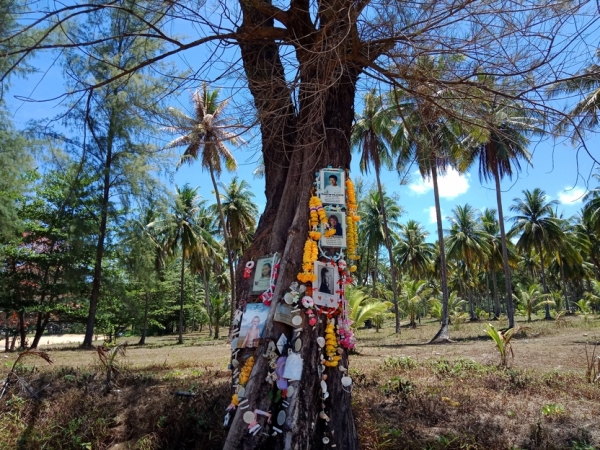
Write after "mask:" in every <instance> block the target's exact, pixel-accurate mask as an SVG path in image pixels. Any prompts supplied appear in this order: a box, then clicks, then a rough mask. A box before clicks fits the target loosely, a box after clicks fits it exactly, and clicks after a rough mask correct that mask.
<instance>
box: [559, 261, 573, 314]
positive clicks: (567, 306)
mask: <svg viewBox="0 0 600 450" xmlns="http://www.w3.org/2000/svg"><path fill="white" fill-rule="evenodd" d="M560 278H561V281H562V291H563V296H564V297H565V310H566V311H570V310H571V308H570V305H569V295H568V294H567V280H566V277H565V267H564V265H563V264H561V265H560Z"/></svg>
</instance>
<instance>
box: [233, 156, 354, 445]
mask: <svg viewBox="0 0 600 450" xmlns="http://www.w3.org/2000/svg"><path fill="white" fill-rule="evenodd" d="M315 176H316V178H315V183H314V187H313V188H312V192H311V197H310V200H309V204H308V207H309V224H308V225H309V227H308V233H307V234H308V236H307V238H306V242H305V245H304V252H303V256H302V266H301V267H302V272H300V273H298V275H297V279H298V281H294V282H292V283H291V284H290V286H289V288H288V289H287V291H286V292H285V293H284V294H283V296H282V297H281V298H277V299H275V298H273V295H274V292H275V287H276V283H277V274H278V269H279V259H278V256H277V254H275V255H273V256H264V257H260V258H258V259H257V260H256V261H249V262H247V263H246V265H245V268H244V272H243V278H244V279H247V280H249V283H250V289H249V292H250V297H249V298H248V299H245V300H247V302H243V304H245V305H246V306H245V311H244V312H243V313H242V311H241V310H239V311H237V312H236V314H235V319H234V326H235V327H237V329H235V330H234V332H233V333H232V336H234V340H233V341H235V342H232V350H233V353H232V360H231V364H230V369H231V370H232V385H233V389H234V392H233V395H232V398H231V403H230V404H229V406H228V408H227V410H226V417H225V421H224V425H225V426H227V425H228V424H229V421H230V418H231V415H232V414H234V413H235V411H236V409H238V408H239V409H240V412H239V414H242V415H243V416H241V418H242V422H243V423H244V424H245V425H247V427H248V433H249V434H251V435H252V436H256V435H257V433H259V432H261V433H262V434H263V435H265V436H276V435H278V434H280V433H282V432H283V430H284V429H286V428H285V427H286V421H289V419H290V417H291V416H290V414H289V412H288V407H289V406H290V399H292V398H293V396H294V395H295V394H296V393H297V391H298V388H299V385H300V381H301V380H302V379H303V376H305V374H304V373H303V371H304V370H305V367H306V366H307V364H305V361H303V359H302V356H301V353H302V348H303V346H304V345H307V343H303V338H304V339H305V340H306V339H315V338H314V335H315V334H314V333H315V331H314V330H320V331H318V334H321V333H322V335H318V336H317V337H316V344H317V345H318V347H319V349H320V353H319V354H318V360H317V361H316V368H317V372H318V373H317V376H318V377H319V379H318V380H317V382H318V383H319V384H320V391H321V395H320V399H319V400H320V402H319V404H318V405H315V414H317V412H318V414H317V416H318V418H319V419H321V420H323V421H324V422H323V423H324V424H328V423H329V422H330V421H331V417H332V415H335V412H336V406H335V404H332V403H331V402H332V400H331V399H330V391H331V390H332V389H333V388H332V386H331V384H329V385H328V382H329V383H332V382H334V380H336V381H335V382H336V383H341V387H342V390H343V391H344V392H347V393H350V391H351V387H352V379H351V378H350V377H349V376H348V369H347V368H346V367H344V366H343V365H342V364H341V362H342V357H343V355H344V349H352V348H354V346H355V338H354V334H353V331H352V329H351V324H352V322H351V320H350V319H349V312H350V311H349V309H348V302H347V300H346V298H345V286H346V285H348V284H350V283H352V277H351V272H353V271H355V270H356V266H355V262H356V261H357V260H358V255H357V246H358V235H357V222H358V220H359V217H358V215H357V205H356V195H355V192H354V185H353V183H352V181H351V180H350V178H349V176H348V174H347V172H346V171H344V170H343V169H333V168H330V167H329V168H326V169H321V170H320V171H319V172H317V173H316V174H315ZM347 261H348V262H347ZM274 300H275V301H276V302H277V304H276V306H275V313H274V315H273V321H274V322H278V323H279V324H280V325H279V326H280V327H281V326H283V330H284V333H281V335H280V336H279V337H277V336H264V337H263V336H262V329H263V327H264V324H265V320H266V317H267V316H268V311H269V306H270V305H271V303H272V301H274ZM319 322H320V323H321V324H322V325H319ZM285 330H287V331H285ZM308 330H312V332H311V333H308ZM303 331H304V333H305V334H304V335H303ZM303 336H304V337H303ZM309 336H312V337H310V338H309ZM264 340H267V342H264ZM261 342H264V343H263V344H262V345H261V344H260V343H261ZM308 344H311V342H308ZM259 345H261V348H262V349H264V350H263V352H261V353H260V354H255V352H256V348H257V347H258V346H259ZM312 345H314V343H312ZM255 358H264V359H265V362H266V368H267V369H266V372H265V373H263V374H253V373H252V371H253V369H254V366H255V361H256V359H255ZM308 365H309V366H312V367H313V368H314V367H315V366H314V364H308ZM263 366H264V365H263ZM261 367H262V366H261ZM313 370H314V369H313ZM255 371H256V370H255ZM331 371H335V372H331ZM339 372H341V373H342V374H341V378H340V375H339ZM332 375H335V376H332ZM251 378H252V380H253V381H252V383H257V382H258V383H263V382H264V383H265V385H268V386H269V388H268V398H267V400H268V404H269V405H270V407H269V408H268V410H266V411H265V410H264V409H267V408H265V403H264V402H263V403H261V404H260V405H258V404H257V405H250V404H249V403H250V402H249V401H248V399H247V398H246V385H247V383H248V382H249V380H250V379H251ZM251 389H254V387H251ZM336 389H337V390H338V392H339V389H338V388H336ZM260 407H262V409H258V408H260ZM242 410H244V412H242ZM236 420H239V419H237V418H236ZM236 423H237V422H236ZM288 425H289V424H288ZM317 429H319V430H323V431H320V432H319V436H318V439H319V440H320V441H321V442H322V443H323V444H326V445H327V446H328V447H331V448H335V447H336V446H337V442H336V430H332V429H328V428H323V427H317ZM343 431H344V430H337V433H338V435H343ZM321 433H322V434H321Z"/></svg>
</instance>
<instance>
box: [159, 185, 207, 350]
mask: <svg viewBox="0 0 600 450" xmlns="http://www.w3.org/2000/svg"><path fill="white" fill-rule="evenodd" d="M176 190H177V196H176V197H175V204H174V206H173V209H172V212H171V217H170V230H171V233H170V234H171V235H170V238H169V250H170V253H171V254H174V253H175V252H177V251H178V250H180V251H181V277H180V288H179V294H180V301H179V340H178V342H179V343H180V344H183V305H184V298H185V297H184V286H185V269H186V262H187V261H190V260H192V259H198V258H199V257H203V256H204V257H206V256H208V253H209V249H211V250H212V249H215V248H218V244H217V242H216V241H215V239H214V237H213V235H212V234H211V233H210V231H208V230H205V229H202V228H201V227H200V226H199V222H201V218H200V213H201V211H206V208H203V206H204V203H205V201H203V200H201V199H200V197H199V195H198V193H197V191H198V189H197V188H195V189H193V188H191V187H190V186H189V185H188V184H185V185H184V186H183V187H182V188H179V187H177V188H176Z"/></svg>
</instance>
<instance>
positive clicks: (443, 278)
mask: <svg viewBox="0 0 600 450" xmlns="http://www.w3.org/2000/svg"><path fill="white" fill-rule="evenodd" d="M431 179H432V181H433V197H434V200H435V216H436V219H437V232H438V242H439V247H440V287H441V289H442V324H441V327H440V330H439V331H438V332H437V334H436V335H435V336H434V337H433V339H432V340H431V341H430V343H437V342H449V341H450V333H449V330H448V324H449V321H448V273H447V267H446V249H445V248H444V230H443V229H442V208H441V207H440V191H439V188H438V179H437V168H436V167H435V166H433V167H432V169H431Z"/></svg>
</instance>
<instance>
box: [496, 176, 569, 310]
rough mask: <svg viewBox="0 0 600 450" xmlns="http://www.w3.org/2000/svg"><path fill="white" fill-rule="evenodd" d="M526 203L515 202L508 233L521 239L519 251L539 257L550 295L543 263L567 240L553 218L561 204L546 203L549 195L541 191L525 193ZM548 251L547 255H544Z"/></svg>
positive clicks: (524, 201) (518, 242)
mask: <svg viewBox="0 0 600 450" xmlns="http://www.w3.org/2000/svg"><path fill="white" fill-rule="evenodd" d="M523 195H524V196H525V198H524V199H521V198H515V199H513V205H511V207H510V210H511V211H513V212H515V213H516V215H515V216H514V217H512V218H511V220H512V221H513V222H514V225H513V227H512V228H511V230H510V231H509V233H508V234H509V236H519V238H518V241H517V244H516V245H517V249H518V250H520V251H522V252H526V253H531V251H532V250H535V251H536V252H537V253H538V255H539V257H540V270H541V274H542V286H543V288H544V294H548V292H549V291H548V285H547V283H546V270H545V264H544V259H545V256H546V255H547V253H548V252H551V251H552V250H555V249H556V248H557V247H558V245H559V243H560V241H561V240H562V239H564V232H563V230H562V228H561V221H560V219H558V218H556V217H554V211H553V209H554V207H555V206H556V205H557V204H558V202H557V201H556V200H552V201H549V202H548V201H546V193H545V192H544V191H542V190H541V189H539V188H536V189H534V190H533V191H529V190H524V191H523ZM544 250H545V251H546V254H545V253H544ZM545 306H546V316H545V319H546V320H549V319H551V318H552V317H551V316H550V307H549V305H548V304H546V305H545Z"/></svg>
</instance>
